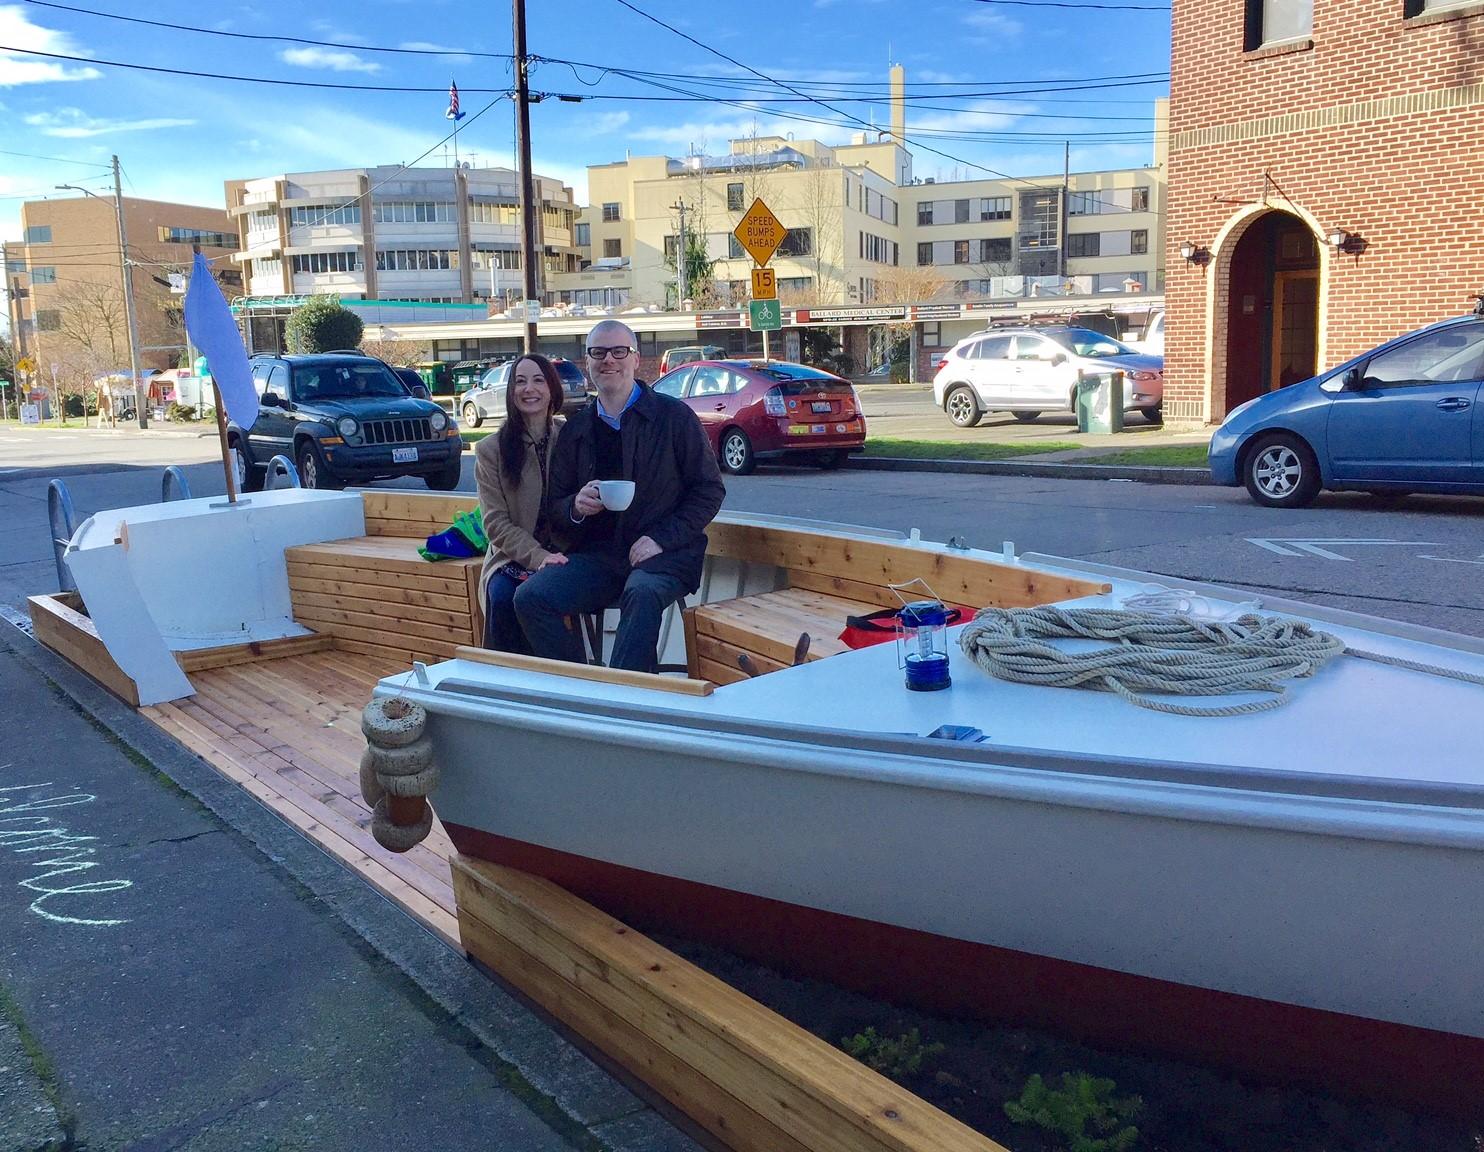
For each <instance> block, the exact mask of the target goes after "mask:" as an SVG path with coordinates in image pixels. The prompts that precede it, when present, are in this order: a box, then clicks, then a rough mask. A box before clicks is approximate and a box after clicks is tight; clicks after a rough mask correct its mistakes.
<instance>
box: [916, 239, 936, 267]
mask: <svg viewBox="0 0 1484 1152" xmlns="http://www.w3.org/2000/svg"><path fill="white" fill-rule="evenodd" d="M932 262H933V243H932V241H931V240H927V241H922V242H919V243H918V245H917V263H918V264H919V265H923V264H931V263H932Z"/></svg>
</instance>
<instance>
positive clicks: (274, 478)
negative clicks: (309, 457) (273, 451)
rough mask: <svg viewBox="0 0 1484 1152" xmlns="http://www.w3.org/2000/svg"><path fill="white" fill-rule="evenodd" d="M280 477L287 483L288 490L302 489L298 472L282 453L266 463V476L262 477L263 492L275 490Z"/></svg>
mask: <svg viewBox="0 0 1484 1152" xmlns="http://www.w3.org/2000/svg"><path fill="white" fill-rule="evenodd" d="M280 476H282V477H283V478H284V479H285V480H287V481H288V485H287V486H288V487H289V488H302V487H303V485H302V484H300V483H299V470H298V469H297V468H295V467H294V462H293V461H292V460H290V459H289V458H288V457H287V456H285V455H284V454H283V453H282V452H280V453H279V454H278V455H277V456H275V457H273V459H272V460H269V461H268V468H267V474H266V475H265V476H264V477H263V491H264V492H271V491H273V489H275V488H277V487H278V478H279V477H280Z"/></svg>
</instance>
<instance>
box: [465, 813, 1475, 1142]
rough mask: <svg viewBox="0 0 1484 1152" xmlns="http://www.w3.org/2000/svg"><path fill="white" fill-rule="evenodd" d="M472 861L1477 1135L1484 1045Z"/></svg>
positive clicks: (858, 926) (1113, 1041)
mask: <svg viewBox="0 0 1484 1152" xmlns="http://www.w3.org/2000/svg"><path fill="white" fill-rule="evenodd" d="M444 827H445V828H446V829H447V831H448V834H449V837H450V838H451V839H452V840H453V843H454V845H455V846H456V847H457V848H458V850H459V851H460V852H462V853H463V854H465V855H466V856H472V857H475V858H477V859H481V860H489V861H491V862H493V863H496V864H504V865H507V866H509V867H511V868H517V869H520V870H521V871H523V872H530V873H533V874H535V875H538V876H544V877H546V878H547V879H549V880H551V881H553V882H554V883H556V884H559V885H561V886H562V887H563V888H566V889H567V890H568V891H569V892H572V893H574V894H576V895H578V896H580V897H582V898H583V899H584V900H586V901H588V902H589V903H591V904H593V905H595V906H597V907H598V908H601V909H602V910H603V911H605V912H607V913H608V914H609V915H611V916H616V917H618V918H619V919H621V920H625V921H628V922H630V923H632V924H633V925H634V926H635V927H636V928H639V929H640V930H641V931H642V930H655V931H667V932H673V933H675V934H676V935H678V936H683V937H686V938H688V939H692V940H696V941H701V942H705V943H710V944H715V945H717V946H719V947H722V948H725V949H727V950H728V951H730V952H733V953H735V954H736V955H738V956H744V957H747V958H749V959H753V960H756V961H758V962H761V963H766V964H769V965H771V966H772V967H774V968H777V969H778V970H779V971H782V972H786V973H790V974H794V975H814V976H820V977H823V978H824V979H827V980H830V981H832V982H833V983H836V984H839V985H841V986H843V987H847V988H853V989H856V990H857V991H860V992H864V993H866V994H867V995H870V996H875V997H878V998H880V999H883V1000H889V1001H894V1002H896V1003H900V1004H910V1005H913V1006H915V1007H918V1008H921V1009H923V1010H925V1011H929V1012H935V1013H938V1014H941V1015H949V1016H970V1017H974V1018H977V1019H982V1020H986V1021H990V1022H993V1023H997V1024H1013V1025H1017V1026H1023V1025H1029V1026H1037V1027H1044V1028H1047V1029H1051V1030H1054V1031H1056V1032H1058V1033H1061V1034H1063V1035H1068V1036H1073V1037H1075V1038H1077V1039H1078V1040H1082V1041H1085V1042H1088V1043H1092V1044H1101V1045H1105V1046H1108V1047H1114V1048H1121V1049H1130V1048H1134V1049H1142V1050H1145V1051H1149V1052H1155V1053H1159V1054H1161V1055H1166V1056H1176V1057H1181V1058H1185V1059H1192V1060H1197V1061H1201V1062H1205V1063H1210V1064H1216V1065H1220V1066H1222V1067H1224V1068H1227V1069H1230V1070H1231V1071H1233V1072H1236V1073H1238V1074H1241V1075H1246V1076H1253V1077H1257V1078H1260V1079H1263V1080H1267V1081H1275V1082H1290V1083H1291V1082H1295V1081H1297V1082H1301V1083H1306V1084H1310V1085H1313V1086H1315V1087H1318V1088H1322V1089H1326V1090H1330V1091H1335V1092H1345V1093H1350V1094H1354V1095H1360V1096H1363V1097H1367V1098H1371V1099H1375V1098H1384V1099H1388V1100H1391V1101H1393V1102H1395V1103H1398V1104H1402V1105H1405V1106H1411V1107H1419V1108H1424V1109H1429V1110H1435V1111H1443V1112H1446V1113H1448V1114H1450V1115H1454V1116H1459V1117H1462V1118H1464V1119H1468V1120H1477V1119H1479V1118H1481V1110H1484V1040H1481V1039H1478V1038H1474V1037H1469V1036H1460V1035H1455V1034H1453V1033H1448V1032H1437V1031H1433V1030H1430V1029H1426V1028H1414V1027H1410V1026H1408V1025H1403V1024H1391V1023H1386V1022H1383V1021H1379V1020H1369V1019H1366V1018H1364V1017H1361V1016H1349V1015H1345V1014H1343V1013H1338V1012H1326V1011H1322V1010H1319V1009H1314V1008H1300V1007H1297V1006H1294V1005H1290V1004H1279V1003H1277V1002H1275V1001H1271V1000H1261V999H1257V998H1256V997H1251V996H1238V995H1234V994H1232V993H1227V992H1214V991H1211V990H1210V989H1206V988H1197V987H1194V986H1192V985H1188V984H1176V983H1172V982H1170V981H1166V980H1156V979H1152V978H1150V977H1146V976H1133V975H1129V974H1127V973H1123V972H1115V971H1112V970H1110V969H1107V968H1096V967H1093V966H1091V965H1086V964H1076V963H1072V962H1070V961H1066V960H1055V959H1051V958H1049V957H1045V956H1035V955H1032V954H1030V953H1027V952H1018V951H1014V950H1011V949H1008V948H997V947H994V946H992V945H987V944H976V943H972V942H969V941H965V940H955V939H952V938H951V937H947V936H938V935H935V934H933V933H930V932H920V931H917V930H915V929H911V928H899V927H895V926H893V925H889V924H880V923H876V922H874V921H870V920H862V919H859V918H857V917H853V916H843V915H840V914H839V913H836V912H824V911H820V910H819V909H816V908H805V907H802V906H801V905H797V904H789V903H785V902H783V901H779V900H771V899H768V898H767V897H762V896H751V895H747V894H746V893H742V892H734V891H731V890H729V889H725V888H717V887H713V886H712V885H709V884H698V883H696V882H694V881H690V880H680V879H676V878H675V877H673V876H661V875H658V874H657V873H653V872H645V871H641V870H639V869H635V868H625V867H623V866H622V865H618V864H609V863H605V862H603V861H600V860H592V859H589V858H587V857H583V856H576V855H572V854H571V853H567V852H558V851H555V850H553V849H550V848H543V847H540V846H539V845H535V844H528V843H525V842H523V841H519V840H511V839H508V838H506V837H503V836H495V835H493V834H491V833H488V832H482V831H480V830H478V829H475V828H469V827H466V826H464V825H461V824H445V825H444Z"/></svg>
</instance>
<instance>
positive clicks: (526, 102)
mask: <svg viewBox="0 0 1484 1152" xmlns="http://www.w3.org/2000/svg"><path fill="white" fill-rule="evenodd" d="M513 3H514V8H515V135H516V144H517V148H516V151H517V153H518V155H519V164H520V231H521V263H522V265H523V266H524V267H523V271H524V272H525V287H526V307H527V308H528V309H529V308H530V307H531V301H533V300H538V299H539V298H538V297H537V295H536V203H535V189H534V183H535V182H534V181H533V180H532V178H531V89H530V82H529V81H530V78H529V76H528V74H527V65H528V63H529V61H528V60H527V58H526V3H525V0H513ZM525 350H526V351H527V352H534V351H536V321H535V318H534V317H532V316H531V314H530V313H529V312H527V313H526V344H525Z"/></svg>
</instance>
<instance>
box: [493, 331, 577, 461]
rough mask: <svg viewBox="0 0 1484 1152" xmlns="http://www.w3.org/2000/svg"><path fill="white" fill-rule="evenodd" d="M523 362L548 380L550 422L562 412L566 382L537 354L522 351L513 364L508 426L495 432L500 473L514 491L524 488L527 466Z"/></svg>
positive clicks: (508, 380) (508, 392) (508, 381)
mask: <svg viewBox="0 0 1484 1152" xmlns="http://www.w3.org/2000/svg"><path fill="white" fill-rule="evenodd" d="M522 360H529V361H530V362H531V363H532V364H534V365H536V367H537V368H539V369H541V375H542V376H544V377H546V395H547V403H546V419H547V421H548V422H550V420H551V418H552V417H553V416H555V415H556V414H557V413H558V412H560V411H561V410H562V381H561V379H560V378H559V377H558V376H557V374H556V369H555V368H553V367H552V366H551V361H550V360H548V359H547V358H546V357H545V356H539V355H537V354H536V353H535V352H522V353H521V354H520V355H519V356H517V357H516V358H515V359H514V360H513V361H512V362H511V364H510V373H509V375H507V376H506V377H505V423H504V424H503V425H502V426H501V428H500V430H499V431H498V432H496V433H495V437H496V443H498V444H499V447H500V470H501V471H503V472H504V473H505V482H506V483H507V484H509V485H510V487H512V488H519V487H520V474H521V471H522V470H523V469H524V468H525V466H526V419H525V417H524V416H522V415H521V414H520V410H519V409H518V408H516V406H515V373H516V371H517V369H519V368H520V362H521V361H522Z"/></svg>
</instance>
